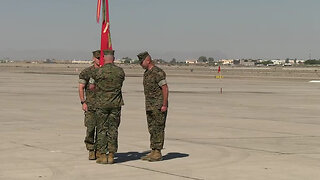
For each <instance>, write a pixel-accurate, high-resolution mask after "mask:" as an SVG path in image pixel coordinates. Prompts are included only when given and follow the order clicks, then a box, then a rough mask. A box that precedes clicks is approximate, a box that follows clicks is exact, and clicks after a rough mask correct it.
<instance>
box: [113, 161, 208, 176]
mask: <svg viewBox="0 0 320 180" xmlns="http://www.w3.org/2000/svg"><path fill="white" fill-rule="evenodd" d="M119 165H122V166H127V167H132V168H136V169H142V170H147V171H151V172H156V173H161V174H167V175H171V176H175V177H181V178H185V179H193V180H204V179H201V178H194V177H189V176H183V175H178V174H173V173H169V172H164V171H158V170H154V169H149V168H144V167H138V166H132V165H127V164H119Z"/></svg>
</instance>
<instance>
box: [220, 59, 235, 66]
mask: <svg viewBox="0 0 320 180" xmlns="http://www.w3.org/2000/svg"><path fill="white" fill-rule="evenodd" d="M220 62H221V63H222V64H223V65H231V64H233V59H221V60H220Z"/></svg>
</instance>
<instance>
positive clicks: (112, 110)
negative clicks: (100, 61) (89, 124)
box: [93, 50, 125, 164]
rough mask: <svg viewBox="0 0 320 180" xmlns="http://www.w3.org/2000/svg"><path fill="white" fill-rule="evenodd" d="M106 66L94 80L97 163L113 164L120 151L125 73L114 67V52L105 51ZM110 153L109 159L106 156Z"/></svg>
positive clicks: (97, 71)
mask: <svg viewBox="0 0 320 180" xmlns="http://www.w3.org/2000/svg"><path fill="white" fill-rule="evenodd" d="M104 54H105V58H104V60H105V64H104V66H102V67H101V68H99V69H97V70H96V72H95V74H94V76H93V79H94V83H95V86H96V88H97V91H96V107H97V108H96V112H97V117H98V118H97V131H98V138H97V142H96V144H97V151H98V152H99V155H100V157H99V158H98V159H97V163H101V164H112V163H113V161H114V160H113V159H114V154H115V153H116V152H117V150H118V127H119V125H120V116H121V106H123V105H124V102H123V98H122V91H121V89H122V84H123V81H124V79H125V73H124V71H123V69H122V68H120V67H118V66H116V65H114V63H113V60H114V51H113V50H105V51H104ZM106 153H108V157H107V156H106Z"/></svg>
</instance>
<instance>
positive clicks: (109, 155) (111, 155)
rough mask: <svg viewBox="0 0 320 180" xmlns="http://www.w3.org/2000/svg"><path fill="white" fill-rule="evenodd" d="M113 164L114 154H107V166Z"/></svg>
mask: <svg viewBox="0 0 320 180" xmlns="http://www.w3.org/2000/svg"><path fill="white" fill-rule="evenodd" d="M113 163H114V153H112V152H109V154H108V164H113Z"/></svg>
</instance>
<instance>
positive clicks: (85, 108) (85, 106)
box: [82, 103, 88, 112]
mask: <svg viewBox="0 0 320 180" xmlns="http://www.w3.org/2000/svg"><path fill="white" fill-rule="evenodd" d="M82 110H83V111H85V112H87V111H88V105H87V103H83V104H82Z"/></svg>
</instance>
